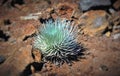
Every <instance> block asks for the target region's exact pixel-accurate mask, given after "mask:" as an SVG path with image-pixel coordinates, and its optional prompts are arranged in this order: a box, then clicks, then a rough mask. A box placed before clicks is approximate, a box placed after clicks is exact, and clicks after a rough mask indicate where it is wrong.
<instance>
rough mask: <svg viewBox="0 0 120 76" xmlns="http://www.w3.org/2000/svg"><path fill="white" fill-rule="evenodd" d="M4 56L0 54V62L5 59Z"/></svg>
mask: <svg viewBox="0 0 120 76" xmlns="http://www.w3.org/2000/svg"><path fill="white" fill-rule="evenodd" d="M5 60H6V59H5V57H4V56H0V64H1V63H3V62H4V61H5Z"/></svg>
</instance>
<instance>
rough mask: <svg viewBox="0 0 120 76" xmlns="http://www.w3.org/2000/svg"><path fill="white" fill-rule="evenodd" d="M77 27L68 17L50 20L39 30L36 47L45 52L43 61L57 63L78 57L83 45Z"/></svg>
mask: <svg viewBox="0 0 120 76" xmlns="http://www.w3.org/2000/svg"><path fill="white" fill-rule="evenodd" d="M77 31H78V30H77V27H76V26H75V25H73V24H72V23H71V22H70V21H67V20H66V19H63V20H62V19H56V20H55V21H53V20H49V21H47V22H46V23H44V24H43V25H42V26H41V27H40V28H39V30H38V33H37V34H36V36H35V38H34V47H35V48H37V49H39V50H40V51H41V53H42V54H43V61H50V62H52V63H54V64H56V65H61V64H62V63H64V62H67V63H70V62H71V61H72V60H74V59H77V57H78V56H79V54H80V52H81V50H82V47H81V46H80V45H79V44H78V42H77V38H78V35H77Z"/></svg>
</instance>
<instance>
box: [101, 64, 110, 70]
mask: <svg viewBox="0 0 120 76" xmlns="http://www.w3.org/2000/svg"><path fill="white" fill-rule="evenodd" d="M100 70H102V71H108V67H107V66H106V65H101V66H100Z"/></svg>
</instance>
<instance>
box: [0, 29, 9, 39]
mask: <svg viewBox="0 0 120 76" xmlns="http://www.w3.org/2000/svg"><path fill="white" fill-rule="evenodd" d="M9 38H10V36H8V35H6V34H5V33H4V32H3V31H2V30H0V40H2V41H8V39H9Z"/></svg>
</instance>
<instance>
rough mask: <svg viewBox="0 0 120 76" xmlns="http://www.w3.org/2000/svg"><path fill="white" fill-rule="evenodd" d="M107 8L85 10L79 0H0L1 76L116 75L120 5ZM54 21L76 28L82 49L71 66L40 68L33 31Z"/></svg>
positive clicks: (114, 2)
mask: <svg viewBox="0 0 120 76" xmlns="http://www.w3.org/2000/svg"><path fill="white" fill-rule="evenodd" d="M81 1H82V0H81ZM107 1H109V0H107ZM98 5H99V4H98ZM107 5H109V7H103V6H99V7H101V8H98V7H97V8H96V7H95V6H94V9H93V8H89V9H88V10H86V9H85V11H84V8H82V9H81V7H82V5H80V0H0V76H120V0H111V4H110V3H109V4H107ZM90 7H91V6H90ZM103 8H104V9H103ZM58 17H59V18H66V19H68V20H70V21H72V22H74V23H75V25H77V26H78V29H79V30H78V34H79V42H80V43H81V44H83V46H84V47H85V48H86V50H85V51H84V52H83V55H82V56H81V58H79V60H78V61H73V63H72V64H71V65H68V64H66V63H64V64H63V65H61V66H56V65H54V64H52V63H50V62H48V63H44V62H43V61H42V54H41V53H40V51H38V50H36V49H34V48H33V41H34V35H35V33H36V32H38V28H39V27H40V26H41V25H42V24H43V23H44V22H45V21H47V20H49V19H57V18H58Z"/></svg>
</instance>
